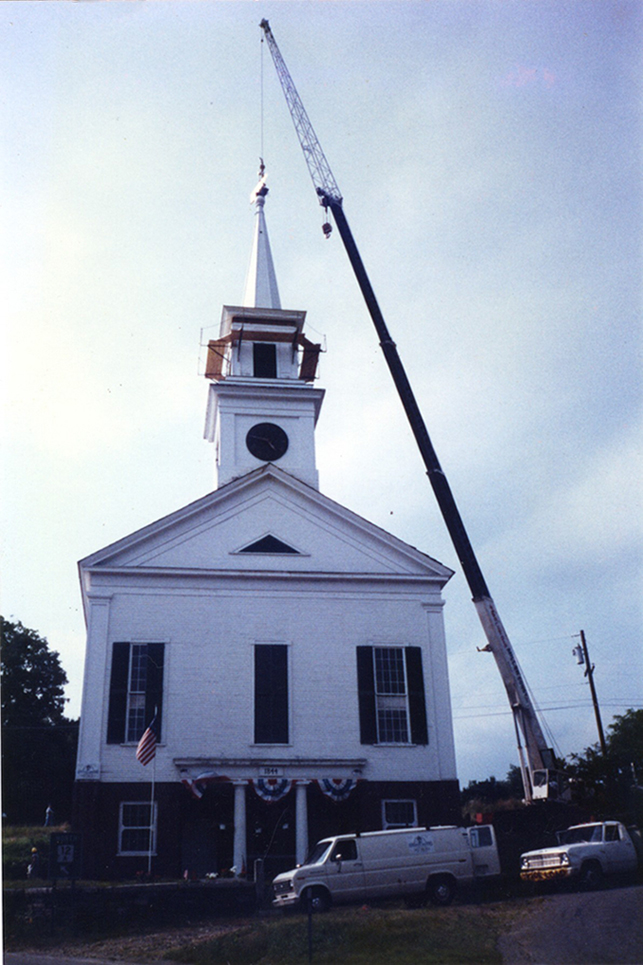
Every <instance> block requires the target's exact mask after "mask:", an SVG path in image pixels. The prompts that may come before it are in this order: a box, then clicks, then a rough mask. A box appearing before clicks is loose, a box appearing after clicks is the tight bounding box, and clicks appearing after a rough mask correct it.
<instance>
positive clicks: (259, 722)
mask: <svg viewBox="0 0 643 965" xmlns="http://www.w3.org/2000/svg"><path fill="white" fill-rule="evenodd" d="M288 730H289V729H288V647H287V646H286V645H285V644H264V643H260V644H257V645H256V646H255V744H287V743H288Z"/></svg>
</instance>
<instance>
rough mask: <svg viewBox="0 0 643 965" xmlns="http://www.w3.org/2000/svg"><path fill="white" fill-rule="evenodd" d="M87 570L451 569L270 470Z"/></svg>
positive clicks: (175, 516) (101, 555) (118, 546)
mask: <svg viewBox="0 0 643 965" xmlns="http://www.w3.org/2000/svg"><path fill="white" fill-rule="evenodd" d="M80 568H81V570H83V571H84V570H93V571H97V570H100V571H106V570H115V569H117V570H119V571H121V572H122V571H123V570H134V571H137V572H142V571H145V572H150V571H153V572H154V573H157V574H158V573H163V572H165V573H167V574H168V575H169V574H170V573H173V574H180V573H185V574H189V573H195V572H196V573H211V574H216V573H227V574H233V573H243V572H250V571H252V572H253V573H254V574H257V573H261V572H262V571H265V572H266V573H275V572H277V573H278V572H288V573H294V574H296V573H301V574H302V575H304V574H308V575H310V576H315V575H317V576H320V577H321V576H323V575H325V574H326V575H328V574H335V575H342V574H345V575H346V577H347V578H348V577H350V576H351V575H353V576H354V575H360V576H362V577H368V576H369V575H372V576H373V577H386V576H388V577H391V578H395V577H409V578H424V579H429V580H432V581H435V582H437V583H438V584H439V585H443V584H444V583H446V581H447V580H448V579H449V578H450V576H451V575H452V571H451V570H450V569H448V568H447V567H445V566H443V565H442V564H441V563H438V562H437V561H436V560H434V559H432V558H431V557H430V556H427V555H426V554H424V553H421V552H420V551H419V550H417V549H415V548H414V547H412V546H410V545H409V544H407V543H404V542H403V541H402V540H399V539H397V538H396V537H395V536H392V535H391V534H390V533H387V532H386V531H385V530H383V529H380V528H379V527H378V526H375V525H373V524H372V523H369V522H368V521H367V520H365V519H363V518H362V517H361V516H358V515H357V514H355V513H353V512H351V511H350V510H348V509H346V508H345V507H343V506H341V505H340V504H339V503H335V502H333V500H331V499H328V497H326V496H323V495H322V494H321V493H319V492H318V491H317V490H316V489H313V488H312V487H310V486H307V485H306V484H305V483H302V482H301V481H300V480H298V479H296V478H295V477H294V476H291V475H289V474H288V473H286V472H284V471H283V470H280V469H278V468H277V467H276V466H273V465H268V466H265V467H262V468H261V469H258V470H256V471H255V472H252V473H248V474H247V475H245V476H243V477H241V478H239V479H236V480H234V481H233V482H231V483H229V484H228V485H227V486H223V487H221V488H220V489H217V490H215V491H214V492H213V493H210V494H209V495H207V496H204V497H203V498H202V499H200V500H197V501H196V502H194V503H190V504H189V505H188V506H185V507H183V508H182V509H180V510H177V511H176V512H175V513H172V514H170V515H169V516H166V517H164V518H163V519H160V520H157V521H156V522H155V523H152V524H151V525H149V526H146V527H144V528H143V529H140V530H137V531H136V532H135V533H132V534H131V535H130V536H127V537H125V538H124V539H122V540H119V541H118V542H117V543H113V544H111V545H110V546H107V547H105V548H104V549H102V550H99V551H98V552H97V553H94V554H92V555H91V556H88V557H86V558H85V559H84V560H81V562H80Z"/></svg>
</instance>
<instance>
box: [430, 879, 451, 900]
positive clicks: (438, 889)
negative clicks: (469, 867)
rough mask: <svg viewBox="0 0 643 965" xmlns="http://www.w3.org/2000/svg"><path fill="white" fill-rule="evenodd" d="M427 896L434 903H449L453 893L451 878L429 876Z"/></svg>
mask: <svg viewBox="0 0 643 965" xmlns="http://www.w3.org/2000/svg"><path fill="white" fill-rule="evenodd" d="M427 890H428V892H429V898H430V899H431V902H432V904H434V905H450V904H451V902H452V901H453V896H454V895H455V881H454V880H453V878H448V877H446V876H445V877H442V878H430V879H429V884H428V887H427Z"/></svg>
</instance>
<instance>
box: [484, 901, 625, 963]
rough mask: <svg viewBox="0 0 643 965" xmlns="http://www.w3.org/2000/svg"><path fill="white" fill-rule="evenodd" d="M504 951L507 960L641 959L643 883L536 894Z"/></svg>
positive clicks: (504, 944) (503, 943) (504, 941)
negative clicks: (602, 888)
mask: <svg viewBox="0 0 643 965" xmlns="http://www.w3.org/2000/svg"><path fill="white" fill-rule="evenodd" d="M500 951H501V952H502V957H503V963H504V965H641V963H643V886H641V885H635V886H632V887H629V888H610V889H607V890H604V891H591V892H578V893H574V894H554V895H547V896H545V897H540V898H533V899H531V900H530V901H528V902H527V903H526V904H525V907H524V910H522V911H521V912H520V914H519V917H518V918H517V920H516V921H515V922H514V924H513V926H512V927H511V928H510V929H509V931H508V932H507V934H506V935H503V937H502V938H501V940H500Z"/></svg>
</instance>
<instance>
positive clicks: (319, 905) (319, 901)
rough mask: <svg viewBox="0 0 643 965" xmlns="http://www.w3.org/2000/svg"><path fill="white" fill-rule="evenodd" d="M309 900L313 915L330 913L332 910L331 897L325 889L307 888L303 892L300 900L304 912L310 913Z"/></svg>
mask: <svg viewBox="0 0 643 965" xmlns="http://www.w3.org/2000/svg"><path fill="white" fill-rule="evenodd" d="M309 900H310V903H311V906H312V911H313V913H317V912H324V911H328V909H329V908H330V896H329V894H328V892H327V891H326V890H325V889H324V888H306V890H305V891H303V892H302V895H301V898H300V902H301V910H302V911H305V912H308V902H309Z"/></svg>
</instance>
